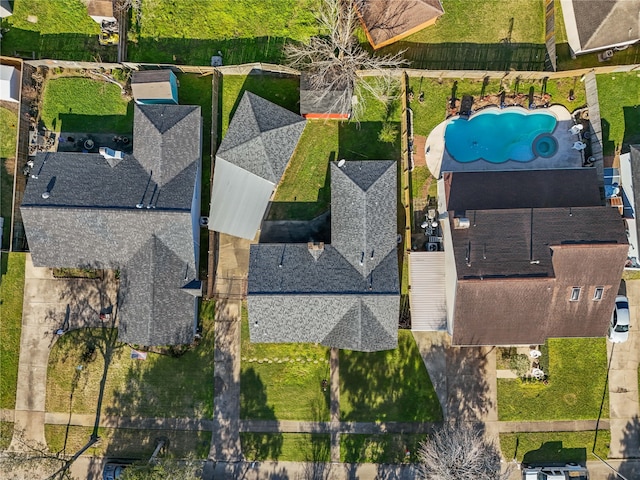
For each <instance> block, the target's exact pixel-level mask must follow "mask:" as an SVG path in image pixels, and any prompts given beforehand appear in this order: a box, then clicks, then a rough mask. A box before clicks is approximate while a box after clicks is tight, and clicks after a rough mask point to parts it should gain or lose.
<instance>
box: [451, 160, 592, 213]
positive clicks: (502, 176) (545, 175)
mask: <svg viewBox="0 0 640 480" xmlns="http://www.w3.org/2000/svg"><path fill="white" fill-rule="evenodd" d="M443 179H444V187H445V195H446V201H447V210H453V211H456V212H464V211H465V210H471V209H473V210H490V209H505V208H546V207H589V206H596V205H602V200H601V199H600V189H599V188H598V180H597V172H596V170H595V169H591V168H580V169H565V170H527V171H524V170H522V171H520V170H518V171H506V172H445V173H444V174H443Z"/></svg>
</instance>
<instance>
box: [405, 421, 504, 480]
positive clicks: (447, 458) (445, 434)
mask: <svg viewBox="0 0 640 480" xmlns="http://www.w3.org/2000/svg"><path fill="white" fill-rule="evenodd" d="M418 459H419V472H420V478H422V479H424V480H469V479H471V478H473V479H475V480H506V479H507V478H508V477H509V473H510V472H509V471H506V472H502V471H501V470H502V468H501V462H500V454H499V453H498V450H497V449H496V447H495V445H493V443H491V442H489V441H487V440H486V439H485V438H484V435H483V433H482V431H481V430H480V429H479V428H474V427H473V426H471V425H470V424H468V423H448V424H445V425H444V426H443V428H442V429H440V430H438V431H436V432H435V433H434V434H432V435H431V436H430V437H429V438H427V439H426V440H425V441H424V442H422V443H421V444H420V448H419V450H418ZM507 470H509V469H507Z"/></svg>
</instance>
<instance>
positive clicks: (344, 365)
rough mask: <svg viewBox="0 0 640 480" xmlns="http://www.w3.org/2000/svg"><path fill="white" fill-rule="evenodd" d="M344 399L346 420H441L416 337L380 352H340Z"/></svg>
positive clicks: (342, 414)
mask: <svg viewBox="0 0 640 480" xmlns="http://www.w3.org/2000/svg"><path fill="white" fill-rule="evenodd" d="M340 380H341V384H340V391H341V397H342V398H343V399H344V398H345V397H346V398H348V403H349V404H350V407H351V411H349V412H345V411H344V406H345V404H344V403H343V404H342V410H343V411H342V412H341V417H342V419H343V420H347V421H403V422H429V421H432V422H435V421H440V420H441V419H442V413H441V409H440V402H439V401H438V397H437V395H436V393H435V390H434V389H433V386H432V384H431V380H430V378H429V374H428V373H427V371H426V368H425V366H424V363H423V361H422V358H421V357H420V352H419V350H418V348H417V346H416V345H415V342H414V340H413V337H412V336H411V335H410V334H409V335H400V336H399V338H398V348H397V349H396V350H387V351H381V352H371V353H366V352H352V351H346V350H341V351H340Z"/></svg>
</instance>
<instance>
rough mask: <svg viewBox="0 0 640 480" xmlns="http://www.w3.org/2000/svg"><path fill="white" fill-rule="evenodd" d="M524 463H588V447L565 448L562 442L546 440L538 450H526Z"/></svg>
mask: <svg viewBox="0 0 640 480" xmlns="http://www.w3.org/2000/svg"><path fill="white" fill-rule="evenodd" d="M522 463H523V464H525V465H529V466H532V467H536V466H539V467H542V466H547V467H554V466H564V465H566V464H567V463H577V464H579V465H583V466H585V465H586V464H587V449H586V448H563V446H562V442H555V441H554V442H544V443H543V444H542V445H540V448H538V449H537V450H531V451H529V452H526V453H525V454H524V456H523V458H522Z"/></svg>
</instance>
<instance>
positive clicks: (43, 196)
mask: <svg viewBox="0 0 640 480" xmlns="http://www.w3.org/2000/svg"><path fill="white" fill-rule="evenodd" d="M50 196H51V194H50V193H49V192H42V198H44V199H45V200H46V199H47V198H49V197H50Z"/></svg>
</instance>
